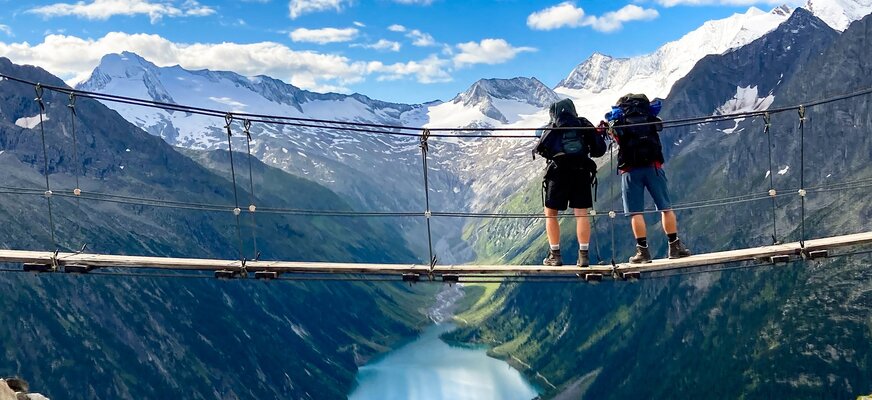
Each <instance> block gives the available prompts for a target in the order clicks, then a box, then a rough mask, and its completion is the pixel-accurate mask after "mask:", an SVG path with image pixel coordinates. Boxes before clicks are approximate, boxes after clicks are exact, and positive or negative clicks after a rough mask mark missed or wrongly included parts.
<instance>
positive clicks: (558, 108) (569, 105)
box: [548, 99, 578, 123]
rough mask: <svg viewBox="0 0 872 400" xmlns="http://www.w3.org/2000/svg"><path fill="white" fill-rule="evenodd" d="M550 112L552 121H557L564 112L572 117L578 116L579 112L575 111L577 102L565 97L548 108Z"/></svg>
mask: <svg viewBox="0 0 872 400" xmlns="http://www.w3.org/2000/svg"><path fill="white" fill-rule="evenodd" d="M548 114H549V116H550V117H551V123H555V122H557V120H558V119H559V118H560V117H561V116H562V115H564V114H567V115H566V116H569V117H572V118H578V113H576V112H575V104H574V103H573V102H572V100H570V99H563V100H560V101H558V102H556V103H553V104H551V106H550V107H549V108H548Z"/></svg>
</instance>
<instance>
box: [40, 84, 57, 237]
mask: <svg viewBox="0 0 872 400" xmlns="http://www.w3.org/2000/svg"><path fill="white" fill-rule="evenodd" d="M34 89H35V90H36V98H35V99H34V101H36V103H37V104H38V105H39V134H40V137H41V138H42V160H43V175H44V176H45V200H46V203H47V204H48V224H49V231H50V234H51V246H52V248H53V249H57V248H58V244H57V240H56V239H55V224H54V216H53V213H52V208H51V196H52V192H51V184H50V183H49V178H48V175H49V170H48V145H46V141H45V126H44V123H45V120H44V119H43V114H44V113H45V102H43V99H42V95H43V87H42V85H41V84H39V83H37V84H36V86H34Z"/></svg>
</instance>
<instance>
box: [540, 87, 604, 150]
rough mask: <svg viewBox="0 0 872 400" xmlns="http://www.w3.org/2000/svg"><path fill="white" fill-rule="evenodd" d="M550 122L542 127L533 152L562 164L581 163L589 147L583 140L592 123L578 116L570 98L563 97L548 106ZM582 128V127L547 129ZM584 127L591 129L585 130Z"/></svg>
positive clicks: (591, 127)
mask: <svg viewBox="0 0 872 400" xmlns="http://www.w3.org/2000/svg"><path fill="white" fill-rule="evenodd" d="M549 114H550V117H551V123H550V124H549V125H548V126H547V127H546V129H544V131H543V132H542V136H541V137H540V138H539V143H538V144H537V145H536V148H535V149H534V154H539V155H541V156H542V157H544V158H546V159H548V160H551V161H554V162H556V163H559V164H564V165H569V164H573V165H581V162H582V161H583V160H584V159H586V158H588V154H590V152H591V149H590V148H588V144H587V141H586V140H585V135H586V134H593V130H592V129H593V124H591V123H590V121H588V120H587V119H585V118H579V117H578V114H577V113H576V112H575V105H574V104H573V103H572V100H569V99H564V100H561V101H558V102H556V103H554V104H552V105H551V106H550V107H549ZM548 128H584V129H548ZM585 129H591V131H590V132H585Z"/></svg>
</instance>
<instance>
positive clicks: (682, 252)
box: [669, 239, 690, 258]
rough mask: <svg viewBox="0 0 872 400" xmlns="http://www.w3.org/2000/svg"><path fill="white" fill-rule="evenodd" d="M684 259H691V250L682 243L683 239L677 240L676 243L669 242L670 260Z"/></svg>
mask: <svg viewBox="0 0 872 400" xmlns="http://www.w3.org/2000/svg"><path fill="white" fill-rule="evenodd" d="M682 257H690V250H688V249H687V247H684V244H682V243H681V239H675V241H673V242H669V258H682Z"/></svg>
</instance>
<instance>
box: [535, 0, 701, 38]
mask: <svg viewBox="0 0 872 400" xmlns="http://www.w3.org/2000/svg"><path fill="white" fill-rule="evenodd" d="M658 1H705V0H658ZM659 16H660V13H658V12H657V10H655V9H652V8H642V7H640V6H637V5H635V4H628V5H626V6H624V7H622V8H621V9H619V10H617V11H610V12H607V13H605V14H603V15H602V16H599V17H598V16H594V15H586V14H585V12H584V9H582V8H581V7H577V6H576V5H575V3H573V2H571V1H567V2H563V3H560V4H558V5H556V6H552V7H549V8H546V9H544V10H540V11H536V12H534V13H532V14H530V15H529V16H528V17H527V26H528V27H530V28H531V29H535V30H543V31H547V30H552V29H558V28H578V27H585V26H586V27H591V28H593V29H594V30H597V31H600V32H614V31H616V30H619V29H621V28H622V27H623V25H624V23H626V22H630V21H648V20H652V19H655V18H657V17H659Z"/></svg>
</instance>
